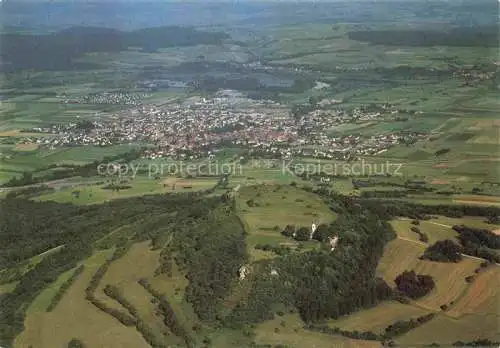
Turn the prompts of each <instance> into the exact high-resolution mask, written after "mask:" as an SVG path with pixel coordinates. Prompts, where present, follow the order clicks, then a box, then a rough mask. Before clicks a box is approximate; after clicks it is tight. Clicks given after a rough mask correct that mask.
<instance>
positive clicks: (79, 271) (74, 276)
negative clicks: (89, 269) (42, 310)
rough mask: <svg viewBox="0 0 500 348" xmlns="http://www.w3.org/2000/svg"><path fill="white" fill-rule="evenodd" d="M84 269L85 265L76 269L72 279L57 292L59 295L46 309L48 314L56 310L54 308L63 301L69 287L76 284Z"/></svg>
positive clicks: (53, 298)
mask: <svg viewBox="0 0 500 348" xmlns="http://www.w3.org/2000/svg"><path fill="white" fill-rule="evenodd" d="M84 269H85V266H84V265H80V266H78V268H77V269H75V271H74V272H73V273H72V274H71V277H69V278H68V279H67V280H66V281H65V282H64V283H63V284H62V285H61V287H60V288H59V289H58V290H57V293H56V294H55V295H54V297H52V300H50V303H49V305H48V306H47V309H46V311H47V312H52V311H53V310H54V308H56V306H57V304H58V303H59V302H60V301H61V299H62V298H63V296H64V294H65V293H66V291H68V289H69V287H70V286H71V284H73V283H74V282H75V280H76V279H77V278H78V276H79V275H80V274H81V273H82V272H83V270H84Z"/></svg>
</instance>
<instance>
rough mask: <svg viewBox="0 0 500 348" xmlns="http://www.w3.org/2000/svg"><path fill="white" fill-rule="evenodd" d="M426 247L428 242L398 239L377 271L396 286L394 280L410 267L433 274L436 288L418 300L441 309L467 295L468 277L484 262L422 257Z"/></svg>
mask: <svg viewBox="0 0 500 348" xmlns="http://www.w3.org/2000/svg"><path fill="white" fill-rule="evenodd" d="M424 250H425V245H421V244H418V243H416V242H411V241H407V240H402V239H399V238H398V239H395V240H393V241H391V242H390V243H388V244H387V245H386V247H385V250H384V255H383V256H382V259H381V260H380V263H379V265H378V268H377V272H378V274H379V275H380V276H382V277H383V278H384V280H385V281H387V282H388V284H389V285H391V286H395V283H394V279H395V278H396V277H397V276H398V275H399V274H401V273H402V272H404V271H406V270H414V271H415V272H416V273H418V274H428V275H431V276H432V278H433V279H434V282H435V283H436V287H435V288H434V290H432V291H431V293H429V294H428V295H426V296H425V297H423V298H421V299H418V300H417V301H416V303H417V304H418V305H420V306H423V307H424V308H427V309H430V310H436V311H438V310H440V306H441V305H443V304H449V303H450V302H451V301H455V300H457V298H458V297H459V296H461V295H462V294H463V292H464V291H465V290H466V289H467V287H468V283H467V282H466V281H465V277H467V276H470V275H473V274H474V270H475V269H476V268H478V267H479V264H480V263H481V261H480V260H475V259H470V258H464V259H463V260H462V261H460V262H458V263H443V262H432V261H426V260H419V256H420V255H422V253H423V251H424Z"/></svg>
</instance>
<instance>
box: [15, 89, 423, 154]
mask: <svg viewBox="0 0 500 348" xmlns="http://www.w3.org/2000/svg"><path fill="white" fill-rule="evenodd" d="M112 100H113V101H114V100H115V98H114V97H113V98H112ZM339 103H341V101H337V100H335V99H331V100H322V101H320V102H319V103H318V104H317V106H318V107H323V108H314V109H313V110H311V111H308V112H305V113H304V114H302V115H291V114H290V110H289V108H288V107H286V106H284V105H282V104H280V103H277V102H274V101H270V100H259V101H256V100H252V99H249V98H246V97H245V96H244V95H242V94H241V93H239V92H236V91H232V90H223V91H219V92H218V93H216V95H215V96H214V97H213V98H203V97H190V98H188V99H186V100H185V101H183V102H176V103H170V104H164V105H161V106H157V105H152V104H140V105H134V106H133V107H131V108H130V109H127V110H122V111H119V112H116V113H113V114H110V115H105V116H102V115H100V116H96V117H95V118H94V119H93V120H91V121H90V120H83V121H79V122H73V123H70V124H62V125H61V124H58V125H52V126H50V127H46V128H40V127H37V128H34V129H31V130H30V131H32V132H33V131H34V132H39V133H40V132H41V133H51V134H54V135H56V136H55V137H50V138H38V139H34V138H33V139H31V138H25V139H24V140H23V141H24V142H36V143H37V145H39V146H46V147H50V148H54V147H59V146H76V145H96V146H109V145H113V144H123V143H140V144H148V145H153V146H150V147H149V149H148V150H146V151H145V153H144V156H145V157H147V158H150V159H155V158H161V157H170V158H176V159H179V158H191V159H193V158H201V157H207V156H210V154H212V153H213V152H215V151H217V150H218V149H220V148H222V147H224V146H227V145H231V146H238V147H241V148H246V149H249V150H251V151H252V152H254V153H260V154H262V155H265V156H268V157H272V158H285V159H286V158H290V157H293V156H303V157H315V158H325V159H341V160H348V159H356V158H357V156H364V155H374V154H380V153H382V152H385V151H387V150H388V149H389V148H390V147H392V146H394V145H396V144H400V143H406V144H411V143H413V142H415V141H416V140H418V139H421V138H424V137H425V136H426V134H423V133H418V132H397V133H390V134H377V135H372V136H370V137H362V136H361V135H356V134H350V135H336V136H333V135H332V132H331V130H333V129H335V127H339V126H341V125H345V124H356V123H358V124H361V123H367V122H372V121H378V120H381V119H383V118H384V117H387V115H389V116H390V115H392V114H394V113H395V112H394V111H391V110H389V109H388V110H385V109H384V108H382V109H381V111H382V112H380V111H363V110H364V109H363V108H355V109H354V110H352V111H349V112H348V111H345V110H343V109H341V108H324V106H337V104H339Z"/></svg>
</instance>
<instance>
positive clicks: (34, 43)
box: [0, 27, 229, 72]
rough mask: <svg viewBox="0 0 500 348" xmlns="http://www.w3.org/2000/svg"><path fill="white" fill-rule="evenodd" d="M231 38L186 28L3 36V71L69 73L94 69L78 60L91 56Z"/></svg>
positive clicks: (0, 46) (80, 30)
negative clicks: (98, 53) (23, 70)
mask: <svg viewBox="0 0 500 348" xmlns="http://www.w3.org/2000/svg"><path fill="white" fill-rule="evenodd" d="M227 38H229V35H228V34H225V33H220V32H207V31H199V30H196V29H193V28H187V27H186V28H185V27H157V28H145V29H140V30H135V31H130V32H125V31H120V30H116V29H110V28H97V27H95V28H94V27H73V28H69V29H64V30H61V31H59V32H56V33H53V34H46V35H29V34H17V33H4V34H1V35H0V57H1V58H2V61H3V62H4V63H5V64H2V65H1V69H2V70H3V71H7V72H10V71H13V70H19V69H33V70H68V69H75V68H79V69H82V68H85V67H95V66H92V65H89V64H87V65H84V64H82V63H77V62H76V61H75V60H76V59H77V58H80V57H82V56H83V55H85V54H86V53H90V52H120V51H125V50H127V49H128V48H129V47H136V48H140V49H141V50H142V51H143V52H156V50H157V49H159V48H164V47H172V46H194V45H200V44H207V45H216V44H219V43H221V42H222V41H223V40H224V39H227Z"/></svg>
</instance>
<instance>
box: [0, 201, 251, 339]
mask: <svg viewBox="0 0 500 348" xmlns="http://www.w3.org/2000/svg"><path fill="white" fill-rule="evenodd" d="M222 202H223V199H222V198H221V197H218V196H213V197H208V198H205V197H202V194H198V193H182V194H167V195H151V196H143V197H136V198H128V199H126V200H115V201H111V202H107V203H104V204H100V205H93V206H75V205H71V204H61V203H55V202H34V201H30V200H27V199H23V198H19V197H18V198H6V199H3V200H0V245H2V248H1V250H0V264H1V265H2V267H5V268H7V270H8V272H7V273H9V274H10V275H8V278H9V279H8V281H9V282H11V281H18V284H17V286H16V288H15V289H14V290H13V291H12V292H10V293H6V294H2V295H0V345H2V346H10V345H11V343H12V340H13V339H14V337H15V336H17V335H18V334H19V333H20V332H21V331H22V330H23V323H24V316H25V312H26V309H27V308H28V304H29V303H31V302H32V301H33V299H34V298H35V296H36V295H37V294H38V293H39V292H40V291H41V290H42V289H44V288H46V287H47V286H49V285H50V284H51V283H53V282H54V281H55V280H56V279H57V278H58V277H59V276H60V275H61V274H62V273H64V272H66V271H69V270H71V269H73V268H76V267H77V266H78V264H79V263H80V262H81V261H82V260H84V259H85V258H87V257H89V256H90V255H91V253H92V251H93V250H92V246H94V245H98V246H99V245H101V244H102V247H105V248H109V247H113V246H115V245H116V243H117V242H116V241H113V240H112V239H108V238H106V235H108V234H109V232H110V231H115V230H119V229H120V230H121V229H126V230H127V231H126V232H125V231H124V234H126V235H127V236H128V237H127V238H125V239H124V240H123V242H120V243H122V244H121V245H118V247H120V246H122V247H123V246H124V245H125V244H126V243H128V242H129V241H128V238H131V239H130V242H135V241H140V240H147V239H151V238H154V239H155V240H157V243H159V244H161V243H162V242H161V241H162V240H163V239H162V238H163V235H165V230H164V228H165V226H168V225H169V224H170V223H175V222H176V221H177V225H182V224H184V222H185V221H191V220H194V219H200V218H202V217H206V216H207V215H208V213H209V212H210V211H213V210H214V207H217V206H219V205H221V204H222ZM146 222H148V223H146ZM217 228H218V227H217V226H216V224H214V225H212V234H215V233H216V231H217ZM186 231H187V233H190V230H186ZM235 231H240V232H241V231H242V229H240V228H238V229H237V230H235ZM61 245H65V247H63V248H59V249H57V250H56V251H54V252H53V253H50V254H47V255H45V256H44V257H43V259H42V261H41V262H40V263H38V264H37V265H35V266H34V267H33V268H32V269H29V270H28V271H27V272H26V270H24V269H23V267H21V266H22V265H24V264H25V263H26V262H29V259H30V258H32V257H34V256H36V255H39V254H41V253H43V252H45V251H47V250H50V249H53V248H55V247H58V246H61ZM209 245H210V244H209ZM118 249H120V248H118ZM243 250H245V248H244V247H243ZM122 252H123V250H122ZM218 252H219V253H220V254H221V255H223V254H224V250H220V249H219V250H218ZM116 257H118V256H116ZM228 257H231V255H229V256H228ZM214 258H215V257H214ZM198 262H199V263H200V264H201V263H203V261H202V260H200V261H198ZM12 270H13V271H12ZM11 271H12V272H11ZM100 272H105V270H101V271H100ZM216 272H217V270H216V269H214V270H212V271H211V273H212V274H215V273H216ZM3 278H4V277H3V274H2V279H3ZM91 283H92V282H91ZM96 284H98V281H96ZM96 284H93V283H92V284H90V285H91V286H92V287H91V289H90V290H92V288H94V287H95V288H94V290H95V289H96V288H97V285H96ZM206 286H207V287H209V286H210V284H207V285H206ZM207 296H208V295H207ZM89 298H92V297H91V296H89ZM93 303H94V304H95V305H96V306H99V307H102V309H105V307H104V306H102V305H101V303H100V302H98V301H96V300H94V301H93ZM123 314H125V315H126V316H128V317H129V318H128V319H127V320H126V321H127V323H128V324H130V325H134V324H135V320H134V319H133V318H132V317H130V315H128V314H126V313H123ZM130 318H132V319H130Z"/></svg>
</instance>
